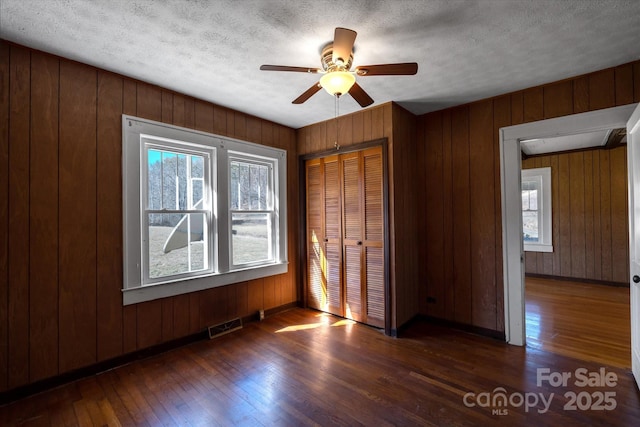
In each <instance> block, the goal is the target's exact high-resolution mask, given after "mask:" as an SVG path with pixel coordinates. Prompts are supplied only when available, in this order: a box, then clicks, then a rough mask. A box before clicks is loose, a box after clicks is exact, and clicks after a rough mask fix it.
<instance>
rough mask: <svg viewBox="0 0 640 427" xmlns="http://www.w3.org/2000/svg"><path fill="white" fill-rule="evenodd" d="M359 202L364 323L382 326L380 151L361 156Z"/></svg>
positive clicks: (381, 185)
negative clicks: (362, 225) (361, 194)
mask: <svg viewBox="0 0 640 427" xmlns="http://www.w3.org/2000/svg"><path fill="white" fill-rule="evenodd" d="M362 170H363V177H362V183H363V186H362V191H363V196H362V203H363V209H362V213H363V224H364V230H363V232H364V235H363V251H364V253H363V270H364V275H363V282H364V289H365V300H364V304H365V307H366V312H365V316H366V317H365V319H364V320H363V321H364V322H365V323H367V324H369V325H373V326H378V327H384V313H385V289H384V284H385V270H384V265H385V264H384V209H383V201H384V198H383V197H384V190H383V182H384V181H383V168H382V148H381V147H375V148H371V149H368V150H365V151H364V152H363V153H362Z"/></svg>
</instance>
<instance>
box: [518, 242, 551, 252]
mask: <svg viewBox="0 0 640 427" xmlns="http://www.w3.org/2000/svg"><path fill="white" fill-rule="evenodd" d="M524 250H525V252H553V245H536V244H535V243H534V244H531V243H525V244H524Z"/></svg>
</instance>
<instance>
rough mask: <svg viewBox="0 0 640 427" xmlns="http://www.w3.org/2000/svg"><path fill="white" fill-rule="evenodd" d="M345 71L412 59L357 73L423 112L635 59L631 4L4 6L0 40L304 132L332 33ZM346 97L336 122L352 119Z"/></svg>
mask: <svg viewBox="0 0 640 427" xmlns="http://www.w3.org/2000/svg"><path fill="white" fill-rule="evenodd" d="M338 26H340V27H346V28H350V29H353V30H355V31H357V32H358V36H357V39H356V43H355V53H354V66H357V65H370V64H380V63H393V62H410V61H415V62H418V64H419V70H418V74H417V75H415V76H369V77H358V81H359V83H360V85H361V86H362V87H363V88H364V89H365V90H366V91H367V92H368V93H369V94H370V95H371V96H372V97H373V99H374V100H375V101H376V104H374V105H377V104H380V103H384V102H388V101H396V102H398V103H399V104H401V105H403V106H404V107H405V108H407V109H409V110H410V111H412V112H414V113H416V114H421V113H425V112H429V111H434V110H438V109H442V108H444V107H448V106H452V105H458V104H461V103H465V102H469V101H473V100H477V99H482V98H486V97H489V96H493V95H497V94H501V93H506V92H510V91H513V90H517V89H523V88H526V87H531V86H534V85H538V84H542V83H547V82H552V81H555V80H559V79H563V78H567V77H571V76H574V75H579V74H583V73H587V72H591V71H595V70H599V69H603V68H607V67H610V66H614V65H619V64H622V63H626V62H630V61H633V60H637V59H640V1H638V0H632V1H624V0H615V1H600V0H598V1H591V0H577V1H573V0H554V1H547V0H535V1H525V0H479V1H450V0H445V1H426V0H416V1H410V0H405V1H403V0H394V1H391V0H389V1H376V0H359V1H351V0H343V1H327V0H313V1H309V0H297V1H290V0H242V1H238V0H211V1H206V0H192V1H187V0H167V1H160V0H155V1H154V0H130V1H128V0H0V37H2V38H4V39H6V40H10V41H13V42H16V43H19V44H23V45H26V46H30V47H33V48H36V49H40V50H43V51H46V52H51V53H54V54H57V55H60V56H63V57H67V58H71V59H74V60H78V61H81V62H84V63H88V64H92V65H95V66H98V67H101V68H104V69H107V70H111V71H115V72H118V73H121V74H123V75H126V76H131V77H134V78H137V79H141V80H144V81H147V82H150V83H154V84H157V85H160V86H163V87H166V88H169V89H173V90H176V91H178V92H182V93H185V94H188V95H192V96H194V97H197V98H201V99H204V100H207V101H211V102H213V103H216V104H218V105H223V106H226V107H230V108H233V109H236V110H240V111H243V112H246V113H249V114H253V115H256V116H258V117H262V118H265V119H269V120H273V121H274V122H277V123H281V124H284V125H288V126H291V127H294V128H299V127H302V126H304V125H308V124H311V123H316V122H319V121H323V120H327V119H330V118H332V117H333V116H334V102H333V99H332V98H331V97H330V96H329V95H328V94H327V93H325V92H324V91H321V92H318V93H317V94H316V95H314V96H313V97H312V98H311V99H310V100H309V101H307V102H306V103H304V104H302V105H293V104H291V101H292V100H293V99H294V98H296V97H297V96H298V95H299V94H301V93H302V92H303V91H305V90H306V89H308V88H309V87H310V86H311V85H312V84H313V83H314V82H315V81H316V80H317V79H318V77H319V76H318V75H312V74H304V73H285V72H265V71H260V70H259V67H260V65H261V64H279V65H293V66H302V67H320V49H321V48H322V46H324V45H325V44H326V43H327V42H330V41H332V39H333V32H334V29H335V27H338ZM359 109H360V107H359V105H358V104H356V102H355V101H354V100H353V99H352V98H351V97H350V96H344V97H343V98H341V100H340V113H341V114H344V113H349V112H353V111H357V110H359Z"/></svg>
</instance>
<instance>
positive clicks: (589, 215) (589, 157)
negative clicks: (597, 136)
mask: <svg viewBox="0 0 640 427" xmlns="http://www.w3.org/2000/svg"><path fill="white" fill-rule="evenodd" d="M582 155H583V156H584V167H583V172H584V213H585V216H584V234H585V244H584V248H585V277H592V278H593V277H594V263H595V257H594V255H595V244H594V233H593V199H594V197H593V196H594V194H593V155H594V152H593V151H585V152H583V153H582ZM547 274H549V273H547Z"/></svg>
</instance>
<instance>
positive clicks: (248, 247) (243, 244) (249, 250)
mask: <svg viewBox="0 0 640 427" xmlns="http://www.w3.org/2000/svg"><path fill="white" fill-rule="evenodd" d="M231 223H232V226H231V235H232V247H233V264H234V265H238V264H247V263H252V262H259V261H268V260H271V259H273V255H272V253H271V214H268V213H237V212H234V213H232V215H231Z"/></svg>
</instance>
